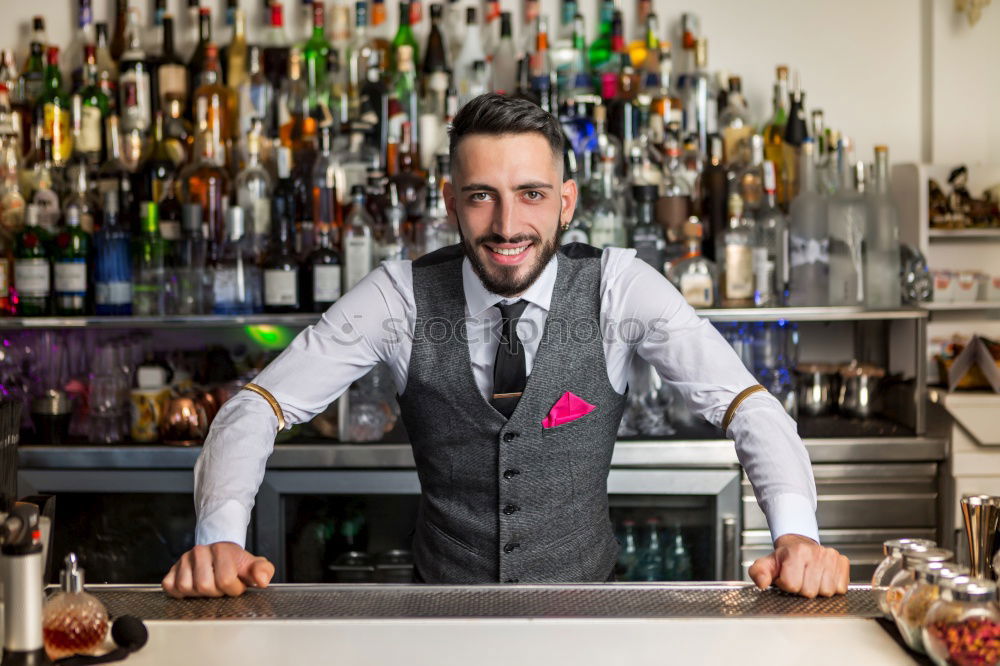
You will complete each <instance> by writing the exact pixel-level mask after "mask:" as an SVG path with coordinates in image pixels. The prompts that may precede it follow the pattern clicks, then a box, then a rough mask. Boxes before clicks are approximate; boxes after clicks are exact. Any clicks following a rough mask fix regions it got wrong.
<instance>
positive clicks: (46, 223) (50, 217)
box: [31, 188, 59, 234]
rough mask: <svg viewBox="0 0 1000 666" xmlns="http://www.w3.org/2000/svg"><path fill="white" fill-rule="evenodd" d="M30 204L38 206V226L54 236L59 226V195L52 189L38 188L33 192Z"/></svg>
mask: <svg viewBox="0 0 1000 666" xmlns="http://www.w3.org/2000/svg"><path fill="white" fill-rule="evenodd" d="M31 203H33V204H35V205H36V206H38V226H40V227H41V228H43V229H45V230H46V231H47V232H49V233H50V234H54V233H55V232H56V226H58V224H59V195H58V194H56V191H55V190H53V189H49V188H40V189H37V190H35V194H34V196H32V197H31Z"/></svg>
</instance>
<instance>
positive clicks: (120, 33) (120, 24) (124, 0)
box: [111, 0, 129, 61]
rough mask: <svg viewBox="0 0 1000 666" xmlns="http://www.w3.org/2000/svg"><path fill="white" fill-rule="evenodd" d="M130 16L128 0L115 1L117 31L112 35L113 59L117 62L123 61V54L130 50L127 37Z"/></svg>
mask: <svg viewBox="0 0 1000 666" xmlns="http://www.w3.org/2000/svg"><path fill="white" fill-rule="evenodd" d="M128 14H129V8H128V0H115V30H114V32H113V33H112V35H111V57H112V58H114V60H115V61H118V60H121V59H122V53H124V52H125V49H126V48H128V41H127V40H126V35H125V33H126V25H127V23H128Z"/></svg>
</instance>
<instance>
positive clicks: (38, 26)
mask: <svg viewBox="0 0 1000 666" xmlns="http://www.w3.org/2000/svg"><path fill="white" fill-rule="evenodd" d="M33 43H38V44H41V45H42V52H43V53H44V52H46V51H47V50H48V48H49V46H50V44H51V42H49V35H48V33H47V32H45V17H44V16H42V15H40V14H36V15H35V16H32V17H31V34H30V35H29V36H28V44H29V45H30V44H33Z"/></svg>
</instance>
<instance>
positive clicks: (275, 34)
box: [261, 2, 291, 136]
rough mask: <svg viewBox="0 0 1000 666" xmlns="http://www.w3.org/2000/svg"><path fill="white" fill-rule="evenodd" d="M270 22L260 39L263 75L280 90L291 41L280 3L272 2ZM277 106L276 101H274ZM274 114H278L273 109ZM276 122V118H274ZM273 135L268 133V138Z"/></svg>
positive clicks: (286, 69) (286, 71) (274, 87)
mask: <svg viewBox="0 0 1000 666" xmlns="http://www.w3.org/2000/svg"><path fill="white" fill-rule="evenodd" d="M270 7H271V12H270V21H269V23H268V26H267V29H266V30H265V31H264V34H263V36H262V39H261V46H263V57H264V74H265V76H267V79H268V80H269V81H270V82H271V86H272V88H273V89H274V90H280V89H281V83H282V81H283V80H284V79H285V77H287V76H288V58H289V47H290V46H291V40H290V39H289V37H288V33H287V32H285V15H284V10H283V8H282V4H281V3H280V2H272V3H271V5H270ZM275 104H277V100H275ZM274 113H275V114H277V113H278V111H277V109H275V112H274ZM275 120H277V118H275ZM273 135H274V133H273V132H271V131H270V130H269V131H268V136H273Z"/></svg>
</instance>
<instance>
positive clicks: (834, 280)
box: [827, 154, 869, 306]
mask: <svg viewBox="0 0 1000 666" xmlns="http://www.w3.org/2000/svg"><path fill="white" fill-rule="evenodd" d="M845 157H847V155H846V154H845ZM840 179H841V184H840V188H839V189H838V191H837V193H836V194H834V195H833V196H831V197H830V199H829V205H828V209H827V216H828V219H829V224H830V301H829V305H854V306H858V305H862V306H863V305H864V304H865V291H864V290H865V279H864V271H865V266H864V261H865V233H866V232H867V230H868V228H869V227H868V200H867V198H866V196H865V180H866V178H865V165H864V163H863V162H858V163H857V164H852V163H851V160H849V159H844V160H843V161H842V165H841V174H840Z"/></svg>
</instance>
